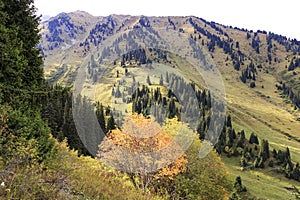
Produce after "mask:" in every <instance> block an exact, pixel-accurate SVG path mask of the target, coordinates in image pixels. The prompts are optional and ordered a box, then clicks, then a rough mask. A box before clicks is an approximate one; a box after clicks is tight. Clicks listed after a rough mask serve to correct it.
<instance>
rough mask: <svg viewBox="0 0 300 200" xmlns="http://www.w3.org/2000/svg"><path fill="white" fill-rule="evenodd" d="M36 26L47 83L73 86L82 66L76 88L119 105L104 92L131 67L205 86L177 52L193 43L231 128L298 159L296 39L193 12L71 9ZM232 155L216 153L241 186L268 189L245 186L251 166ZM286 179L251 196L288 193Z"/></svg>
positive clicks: (138, 73) (140, 73)
mask: <svg viewBox="0 0 300 200" xmlns="http://www.w3.org/2000/svg"><path fill="white" fill-rule="evenodd" d="M40 28H41V34H42V41H41V43H40V45H39V47H40V48H41V49H42V54H43V55H44V71H45V77H46V79H47V80H49V81H50V82H51V83H52V84H54V83H59V84H62V85H67V86H69V85H73V83H74V81H75V79H76V76H77V74H78V73H79V74H81V73H83V72H84V73H83V74H86V76H87V77H88V78H87V79H85V80H84V82H83V83H82V85H80V87H82V89H83V90H82V94H84V95H88V96H89V97H91V100H92V101H101V103H103V104H104V105H105V106H108V105H111V106H112V107H114V106H116V107H117V106H118V105H119V104H121V103H120V102H119V100H118V98H114V97H111V91H112V90H113V88H114V89H116V88H115V84H116V83H119V84H120V83H123V85H122V86H123V87H125V88H126V87H129V85H128V84H127V85H126V84H124V81H125V82H126V81H127V82H128V80H129V79H130V80H131V79H132V74H134V76H135V77H134V78H135V79H136V81H137V82H141V83H142V82H143V81H145V79H146V77H147V76H150V78H151V81H152V82H154V84H157V85H158V84H159V74H162V75H164V74H165V73H166V71H168V72H170V73H172V72H174V73H175V71H177V73H179V74H180V75H181V76H184V78H185V79H186V80H189V81H193V82H194V83H195V84H196V85H197V87H199V88H202V89H203V88H207V87H208V86H210V85H207V84H210V83H208V82H207V80H206V79H205V77H200V76H199V75H197V73H196V71H195V68H193V66H191V65H190V63H187V62H186V61H184V59H182V56H185V58H190V57H193V58H195V57H196V56H195V55H191V52H192V50H190V49H189V48H193V47H197V46H198V47H199V48H200V49H201V52H203V54H202V56H204V58H205V59H204V60H206V61H207V62H208V63H209V64H208V65H211V66H215V67H216V69H218V70H219V72H220V74H221V80H222V81H223V83H224V89H225V94H226V115H230V116H231V118H232V123H233V127H234V128H235V129H236V130H237V131H241V130H244V131H245V134H246V138H249V137H250V134H251V133H252V132H253V133H255V134H256V135H257V136H258V138H259V139H260V141H262V140H267V141H268V142H269V144H270V148H271V149H273V148H274V149H276V150H282V151H283V150H285V149H286V147H288V148H289V151H290V154H291V157H292V160H293V162H294V163H297V162H300V132H299V131H300V112H299V109H300V80H299V79H300V42H299V41H297V40H294V39H289V38H286V37H285V36H281V35H277V34H275V33H269V32H266V31H263V30H261V31H252V30H247V29H241V28H236V27H235V28H234V27H229V26H224V25H221V24H218V23H215V22H208V21H206V20H204V19H201V18H198V17H194V16H187V17H146V16H127V15H110V16H106V17H94V16H91V15H90V14H88V13H85V12H81V11H77V12H74V13H68V14H67V13H62V14H59V15H58V16H56V17H53V18H51V19H49V20H48V21H45V22H42V23H41V25H40ZM139 31H140V32H139ZM131 33H132V34H131ZM172 34H173V35H172ZM174 35H176V37H178V38H180V37H182V38H186V39H187V40H186V41H190V42H189V43H182V41H183V40H182V41H181V40H180V39H176V37H174ZM132 38H135V39H136V38H137V40H138V41H137V42H136V41H134V40H132ZM168 43H169V44H172V45H173V46H174V47H173V48H172V49H171V50H173V52H168V50H170V49H168V48H167V51H166V52H164V51H157V50H156V49H155V48H161V49H163V48H164V47H165V46H166V44H168ZM143 44H144V45H145V47H144V46H142V45H143ZM141 48H142V49H143V48H144V49H145V50H146V51H145V52H142V53H141V52H135V53H133V57H131V54H128V56H129V57H130V58H128V57H126V56H125V57H124V55H127V54H126V52H128V51H129V50H132V51H135V50H136V49H141ZM151 49H153V51H154V52H155V53H154V54H152V50H151ZM179 49H182V52H179ZM194 50H195V49H194ZM178 54H179V55H178ZM141 55H142V56H143V55H144V56H145V59H150V60H152V62H151V63H152V65H151V67H152V68H151V67H150V68H151V70H149V69H148V68H147V66H146V67H145V68H143V65H144V64H145V65H146V64H147V63H148V61H147V60H145V61H143V57H142V56H141ZM200 56H201V55H200ZM134 60H135V61H134ZM202 60H203V59H202ZM155 63H158V64H155ZM141 65H142V67H140V66H141ZM148 67H149V66H148ZM80 70H83V71H80ZM124 70H125V71H124ZM126 70H127V71H126ZM127 73H129V75H128V76H127ZM155 74H158V75H157V76H156V75H155ZM201 75H205V74H201ZM124 77H125V78H124ZM126 77H128V78H127V79H126ZM77 78H78V77H77ZM122 81H123V82H122ZM127 82H126V83H127ZM218 82H220V80H218ZM75 87H76V86H75ZM216 87H218V86H217V85H216ZM95 91H96V92H95ZM121 92H122V91H121ZM123 93H124V91H123ZM131 107H132V106H131V104H130V105H129V106H128V107H126V108H124V107H121V108H120V107H119V108H118V109H120V110H119V111H123V112H124V111H125V110H126V111H131ZM233 160H234V159H229V160H228V159H227V157H226V156H225V157H224V162H225V163H226V165H228V166H229V168H230V169H231V170H232V171H231V172H232V174H234V175H241V177H242V178H243V176H244V177H245V179H246V184H248V185H246V186H247V187H248V188H250V190H252V191H251V192H252V194H255V193H256V191H254V190H255V189H257V188H259V187H261V188H265V189H266V190H268V186H265V185H266V184H265V183H263V182H259V181H258V183H257V185H255V186H254V185H251V181H249V180H251V179H256V175H255V174H253V173H252V172H251V171H250V172H249V171H246V172H240V170H239V168H240V167H239V162H234V161H233ZM257 173H261V174H262V175H261V176H266V179H269V178H270V177H271V178H272V179H274V182H276V181H277V180H279V179H280V180H281V176H278V175H277V174H275V175H274V174H271V175H269V174H267V173H266V172H260V171H258V172H257ZM270 184H271V183H270ZM292 184H298V183H295V182H293V181H291V180H289V179H286V180H285V179H284V183H282V184H279V185H275V190H277V191H279V192H278V193H279V195H278V196H272V193H273V189H274V188H273V189H272V190H270V191H269V193H268V192H267V193H264V192H262V193H257V195H258V197H262V198H263V197H265V196H264V195H271V197H270V196H269V197H270V198H271V199H272V198H278V197H280V195H283V194H285V193H288V191H287V190H286V189H284V187H290V186H291V185H292Z"/></svg>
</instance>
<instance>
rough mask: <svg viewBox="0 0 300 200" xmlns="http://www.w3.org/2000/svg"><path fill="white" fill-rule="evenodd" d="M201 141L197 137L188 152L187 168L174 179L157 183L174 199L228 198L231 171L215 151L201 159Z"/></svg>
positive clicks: (230, 188) (230, 187)
mask: <svg viewBox="0 0 300 200" xmlns="http://www.w3.org/2000/svg"><path fill="white" fill-rule="evenodd" d="M201 145H203V144H201V142H200V141H199V140H198V139H197V138H195V140H194V141H193V143H192V145H191V146H190V148H189V149H188V151H187V152H186V155H187V156H186V159H187V160H188V163H187V165H186V168H187V170H186V171H185V172H183V173H180V174H178V175H177V176H175V177H174V180H172V181H167V180H165V181H162V182H160V183H157V187H158V188H159V187H164V188H165V189H166V190H167V191H168V193H169V195H170V197H171V198H172V199H226V198H228V194H229V193H230V191H231V190H232V186H231V181H230V180H229V172H228V171H227V169H226V167H225V166H224V164H223V163H222V161H221V159H220V157H218V156H217V155H216V153H215V152H210V153H209V154H208V156H206V157H205V158H202V159H200V158H199V157H198V153H199V149H200V148H201Z"/></svg>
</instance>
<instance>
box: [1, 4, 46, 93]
mask: <svg viewBox="0 0 300 200" xmlns="http://www.w3.org/2000/svg"><path fill="white" fill-rule="evenodd" d="M35 11H36V8H35V7H34V5H33V0H23V1H4V2H3V1H2V2H1V3H0V13H1V14H0V15H1V20H0V21H1V22H0V49H1V51H0V58H1V62H0V70H1V71H0V82H1V83H3V85H6V86H13V87H14V88H24V89H30V90H35V89H39V88H41V87H42V86H43V83H44V74H43V68H42V63H43V60H42V57H41V56H40V50H39V49H37V48H36V46H37V45H38V44H39V42H40V35H39V29H38V26H39V22H40V17H38V16H37V15H36V14H35ZM9 96H11V97H12V96H14V95H13V93H8V94H7V95H6V97H9Z"/></svg>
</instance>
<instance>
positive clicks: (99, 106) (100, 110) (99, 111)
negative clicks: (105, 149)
mask: <svg viewBox="0 0 300 200" xmlns="http://www.w3.org/2000/svg"><path fill="white" fill-rule="evenodd" d="M96 116H97V119H98V121H99V124H100V127H101V129H102V130H103V132H104V133H106V126H105V117H104V110H103V105H102V103H101V104H100V103H99V102H97V107H96Z"/></svg>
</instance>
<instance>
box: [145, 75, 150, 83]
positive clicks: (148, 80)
mask: <svg viewBox="0 0 300 200" xmlns="http://www.w3.org/2000/svg"><path fill="white" fill-rule="evenodd" d="M146 81H147V84H148V85H151V81H150V77H149V75H148V76H147V79H146Z"/></svg>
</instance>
